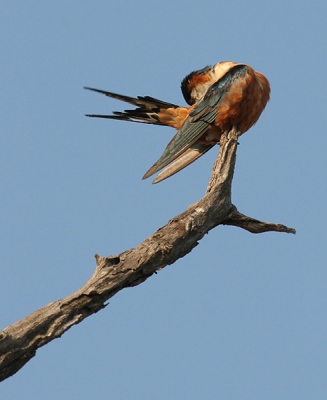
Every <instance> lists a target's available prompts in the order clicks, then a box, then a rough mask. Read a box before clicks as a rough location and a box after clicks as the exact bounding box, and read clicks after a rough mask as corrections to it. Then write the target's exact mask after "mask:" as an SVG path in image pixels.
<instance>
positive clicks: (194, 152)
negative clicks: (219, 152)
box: [152, 141, 214, 183]
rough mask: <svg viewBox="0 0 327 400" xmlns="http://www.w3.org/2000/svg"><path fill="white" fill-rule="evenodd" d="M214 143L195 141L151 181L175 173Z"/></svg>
mask: <svg viewBox="0 0 327 400" xmlns="http://www.w3.org/2000/svg"><path fill="white" fill-rule="evenodd" d="M213 146H214V144H204V143H201V142H199V141H196V142H195V143H193V144H192V146H190V147H189V148H188V149H187V150H185V151H184V153H182V154H181V155H180V156H179V157H177V158H176V160H175V161H173V162H172V163H170V164H169V165H168V166H167V167H166V168H164V169H163V170H162V171H161V172H160V174H158V175H157V176H156V178H155V179H154V181H153V182H152V183H158V182H161V181H163V180H164V179H167V178H169V177H170V176H172V175H174V174H176V173H177V172H179V171H180V170H181V169H183V168H185V167H187V166H188V165H190V164H191V163H192V162H194V161H195V160H197V159H198V158H199V157H201V156H203V154H204V153H206V152H207V151H208V150H210V149H211V148H212V147H213Z"/></svg>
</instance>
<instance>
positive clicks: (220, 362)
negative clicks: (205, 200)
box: [0, 0, 327, 400]
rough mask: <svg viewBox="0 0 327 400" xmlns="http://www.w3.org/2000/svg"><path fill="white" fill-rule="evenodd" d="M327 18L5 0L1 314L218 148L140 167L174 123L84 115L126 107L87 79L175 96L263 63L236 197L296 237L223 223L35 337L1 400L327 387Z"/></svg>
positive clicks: (48, 286)
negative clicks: (191, 81) (192, 159)
mask: <svg viewBox="0 0 327 400" xmlns="http://www.w3.org/2000/svg"><path fill="white" fill-rule="evenodd" d="M326 20H327V3H326V1H323V0H321V1H316V0H313V1H310V2H309V1H285V0H283V1H282V0H280V1H269V2H268V1H267V2H264V1H258V0H252V1H251V0H249V1H246V2H244V1H241V0H236V1H233V0H232V1H230V0H229V1H227V0H225V1H212V0H207V1H206V2H200V1H198V2H195V1H194V2H193V3H192V2H189V1H171V0H167V1H165V2H154V1H142V0H140V1H135V2H134V1H124V0H120V1H115V2H114V1H93V2H91V1H90V2H89V1H70V2H63V1H62V2H58V1H47V2H44V1H43V2H42V1H32V0H31V1H3V2H2V7H1V14H0V41H1V51H0V84H1V98H0V118H1V136H0V141H1V146H0V163H1V168H0V175H1V176H0V178H1V180H0V183H1V192H0V196H1V197H0V202H1V204H0V206H1V207H0V222H1V242H0V246H1V249H0V257H1V261H0V262H1V280H0V304H1V305H0V315H1V318H0V321H1V328H4V327H6V326H7V325H10V324H12V323H14V322H16V321H18V320H19V319H21V318H23V317H25V316H26V315H28V314H29V313H31V312H33V311H34V310H36V309H37V308H40V307H42V306H44V305H46V304H48V303H50V302H51V301H54V300H57V299H60V298H62V297H64V296H67V295H68V294H70V293H72V292H73V291H75V290H77V289H78V288H79V287H81V286H82V285H83V284H84V283H85V282H86V281H87V279H88V278H89V277H90V276H91V275H92V273H93V271H94V268H95V260H94V258H93V255H94V253H98V254H100V255H102V256H106V255H114V254H118V253H119V252H122V251H124V250H127V249H130V248H132V247H135V246H137V245H138V244H139V243H141V242H142V241H143V240H144V239H145V238H146V237H148V236H149V235H150V234H152V233H154V232H155V231H156V230H157V229H158V228H159V227H161V226H162V225H164V224H165V223H166V222H167V221H168V220H169V219H170V218H172V217H173V216H175V215H177V214H179V213H180V212H182V211H183V210H185V209H186V208H187V206H188V205H189V204H191V203H194V202H195V201H197V200H198V199H199V198H201V197H202V196H203V194H204V191H205V189H206V186H207V183H208V180H209V177H210V173H211V167H212V164H213V162H214V160H215V158H216V155H217V149H218V148H217V149H216V148H215V149H214V150H211V151H210V152H209V153H208V154H207V155H205V156H204V157H202V158H201V159H200V160H199V161H197V162H196V163H194V164H193V165H192V166H190V167H188V168H187V169H185V170H184V171H182V172H181V173H179V174H177V175H175V176H174V177H172V178H170V179H168V180H166V181H164V182H162V183H160V184H158V185H152V184H151V181H150V180H146V181H142V180H141V177H142V176H143V174H144V172H145V171H146V170H147V169H148V168H149V167H150V166H151V165H152V164H153V162H154V161H156V159H157V158H158V157H159V156H160V155H161V153H162V151H163V149H164V148H165V146H166V144H167V143H168V141H169V140H170V138H171V137H172V135H173V134H174V131H173V130H172V129H170V128H164V127H160V126H159V127H154V126H146V125H142V124H128V123H124V122H119V121H106V120H96V119H88V118H86V117H85V116H84V114H85V113H109V112H111V111H113V110H120V111H121V110H123V109H124V108H126V105H125V104H123V103H120V102H117V101H115V100H112V99H108V98H106V97H104V96H101V95H100V94H95V93H91V92H88V91H86V90H83V86H93V87H96V88H100V89H107V90H110V91H114V92H118V93H122V94H127V95H131V96H136V95H149V96H153V97H157V98H159V99H162V100H165V101H168V102H172V103H177V104H181V105H184V104H185V102H184V100H183V98H182V95H181V92H180V81H181V80H182V78H184V77H185V76H186V75H187V74H188V73H189V72H191V71H193V70H195V69H200V68H203V67H204V66H206V65H208V64H215V63H217V62H218V61H223V60H231V61H236V62H242V63H247V64H249V65H251V66H253V67H254V68H255V69H256V70H258V71H261V72H263V73H264V74H265V75H266V76H267V77H268V79H269V80H270V83H271V87H272V93H271V101H270V102H269V104H268V106H267V108H266V110H265V111H264V113H263V114H262V116H261V118H260V120H259V122H258V123H257V125H256V126H255V127H254V128H252V129H251V130H250V131H249V132H248V133H246V134H245V135H244V136H242V138H241V139H240V146H239V147H238V152H237V164H236V170H235V177H234V181H233V203H234V204H235V205H236V206H237V207H238V209H239V211H240V212H242V213H244V214H247V215H249V216H252V217H254V218H258V219H261V220H264V221H269V222H276V223H283V224H286V225H288V226H292V227H294V228H296V230H297V234H296V235H295V236H294V235H287V234H283V233H265V234H260V235H253V234H250V233H248V232H246V231H243V230H241V229H239V228H235V227H226V226H225V227H224V226H220V227H218V228H216V229H214V230H213V231H211V232H210V233H209V235H206V237H205V238H204V239H203V240H202V241H201V242H200V244H199V246H197V247H196V248H195V249H194V250H193V251H192V253H190V254H189V255H187V256H186V257H184V258H183V259H181V260H178V261H177V262H176V263H175V264H174V265H171V266H169V267H166V268H165V269H164V270H162V271H161V272H159V273H158V274H157V275H154V276H153V277H151V278H150V279H148V280H147V281H146V282H144V283H142V284H141V285H139V286H137V287H135V288H131V289H126V290H123V291H122V292H120V293H118V294H117V295H116V296H114V297H113V298H112V299H111V300H110V305H109V306H108V307H107V308H106V309H105V310H102V311H101V312H99V313H97V314H96V315H93V316H91V317H89V318H87V319H86V320H85V321H83V322H82V323H81V324H79V325H77V326H74V327H73V328H72V329H71V330H69V331H68V332H67V333H65V334H64V335H63V336H62V337H61V338H60V339H59V340H55V341H53V342H51V343H50V344H48V345H46V346H45V347H43V348H41V349H40V350H38V352H37V355H36V357H34V358H33V359H32V360H31V361H30V362H29V363H28V364H26V365H25V366H24V367H23V369H22V370H21V371H19V372H18V373H17V374H16V375H14V376H13V377H11V378H9V379H8V380H6V381H5V382H3V383H2V384H1V385H0V397H1V398H3V399H45V398H46V399H48V400H50V399H64V400H66V399H90V398H95V397H96V398H98V399H107V398H111V399H142V400H147V399H151V400H153V399H158V400H161V399H229V400H234V399H235V400H239V399H242V400H244V399H249V400H253V399H260V400H261V399H266V400H267V399H269V400H270V399H272V400H276V399H278V400H283V399H285V400H290V399H292V400H293V399H296V400H301V399H310V400H312V399H326V398H327V344H326V336H327V319H326V308H327V295H326V289H327V265H326V264H327V260H326V258H327V257H326V256H327V251H326V247H327V243H326V239H327V235H326V200H327V185H326V150H327V139H326V119H327V117H326V116H327V112H326V93H327V82H326V65H327V32H326ZM127 108H128V106H127Z"/></svg>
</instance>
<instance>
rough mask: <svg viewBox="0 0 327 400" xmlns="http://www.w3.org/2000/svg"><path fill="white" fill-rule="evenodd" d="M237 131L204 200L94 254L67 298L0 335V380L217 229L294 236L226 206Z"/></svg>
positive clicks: (226, 140) (220, 157) (221, 152)
mask: <svg viewBox="0 0 327 400" xmlns="http://www.w3.org/2000/svg"><path fill="white" fill-rule="evenodd" d="M236 149H237V132H236V131H235V130H232V131H231V132H230V133H229V134H228V136H227V137H226V138H225V137H223V138H222V143H221V146H220V149H219V154H218V158H217V160H216V162H215V164H214V167H213V172H212V176H211V179H210V182H209V185H208V188H207V191H206V193H205V196H204V197H203V198H202V199H200V200H199V201H198V202H196V203H195V204H191V205H190V206H189V207H188V208H187V209H186V211H184V212H183V213H182V214H180V215H177V216H176V217H174V218H173V219H171V220H170V221H169V222H168V223H167V224H166V225H165V226H163V227H162V228H159V229H158V230H157V232H155V233H154V234H153V235H152V236H150V237H149V238H147V239H145V240H144V241H143V242H142V243H141V244H140V245H139V246H137V247H135V248H133V249H131V250H127V251H124V252H123V253H121V254H118V255H116V256H109V257H100V256H98V255H95V259H96V269H95V271H94V273H93V276H92V277H91V278H90V279H89V280H88V281H87V282H86V284H85V285H84V286H83V287H82V288H80V289H79V290H77V291H76V292H74V293H72V294H71V295H69V296H67V297H65V298H63V299H61V300H57V301H54V302H52V303H50V304H48V305H47V306H45V307H42V308H40V309H38V310H36V311H34V312H33V313H32V314H30V315H28V316H27V317H25V318H23V319H22V320H20V321H18V322H16V323H14V324H12V325H10V326H8V327H7V328H5V329H3V330H2V331H1V332H0V381H2V380H4V379H6V378H8V377H9V376H11V375H13V374H15V373H16V372H17V371H18V370H20V369H21V368H22V367H23V366H24V365H25V364H26V363H27V362H28V361H29V360H30V359H31V358H32V357H34V356H35V354H36V350H37V349H38V348H40V347H42V346H44V345H45V344H47V343H49V342H51V341H52V340H53V339H56V338H59V337H60V336H61V335H62V334H63V333H65V332H66V331H67V330H68V329H70V328H71V327H72V326H73V325H75V324H78V323H80V322H81V321H83V319H84V318H86V317H88V316H89V315H91V314H94V313H96V312H98V311H99V310H101V309H103V308H105V307H106V302H107V301H108V299H110V298H111V297H112V296H114V295H115V294H116V293H117V292H119V291H120V290H122V289H124V288H126V287H132V286H136V285H139V284H140V283H142V282H144V281H145V280H146V279H147V278H149V277H150V276H151V275H152V274H153V273H155V272H156V271H158V270H160V269H162V268H164V267H165V266H167V265H170V264H173V263H174V262H175V261H176V260H178V259H179V258H181V257H184V256H185V255H186V254H188V253H190V252H191V251H192V249H193V248H194V247H195V246H197V245H198V242H199V240H201V239H202V238H203V236H204V235H205V234H206V233H208V232H209V231H210V230H211V229H213V228H214V227H216V226H218V225H233V226H237V227H240V228H243V229H246V230H248V231H249V232H252V233H262V232H267V231H275V232H287V233H295V229H293V228H288V227H286V226H284V225H281V224H273V223H266V222H262V221H258V220H256V219H254V218H250V217H247V216H245V215H243V214H241V213H239V212H238V211H237V208H236V207H235V206H234V205H233V204H232V202H231V186H232V179H233V173H234V167H235V161H236Z"/></svg>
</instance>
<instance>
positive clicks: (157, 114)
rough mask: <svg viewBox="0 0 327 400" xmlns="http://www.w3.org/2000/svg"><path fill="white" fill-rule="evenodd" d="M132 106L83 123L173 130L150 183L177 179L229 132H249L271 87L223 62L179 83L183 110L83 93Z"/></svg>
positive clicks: (256, 74) (254, 74)
mask: <svg viewBox="0 0 327 400" xmlns="http://www.w3.org/2000/svg"><path fill="white" fill-rule="evenodd" d="M85 89H88V90H91V91H93V92H98V93H102V94H104V95H106V96H108V97H111V98H113V99H117V100H121V101H124V102H126V103H129V104H132V105H134V106H136V108H135V109H132V110H125V111H123V112H120V111H114V112H113V114H111V115H102V114H86V116H87V117H96V118H107V119H115V120H119V121H130V122H139V123H144V124H153V125H164V126H170V127H172V128H175V129H176V130H177V133H176V134H175V136H174V137H173V138H172V139H171V141H170V142H169V143H168V145H167V147H166V148H165V150H164V152H163V154H162V155H161V157H160V158H159V159H158V160H157V161H156V162H155V163H154V164H153V165H152V167H151V168H150V169H149V170H148V171H147V172H146V173H145V175H144V176H143V178H142V179H146V178H149V177H150V176H152V175H154V174H156V173H157V172H159V171H161V172H160V173H159V174H158V175H157V177H156V178H155V179H154V181H153V183H158V182H161V181H163V180H164V179H167V178H169V177H170V176H172V175H174V174H176V173H177V172H179V171H180V170H182V169H183V168H185V167H187V166H188V165H189V164H191V163H192V162H194V161H195V160H197V159H198V158H199V157H201V156H202V155H203V154H205V153H206V152H207V151H208V150H210V149H211V148H212V147H213V146H215V145H216V144H219V142H220V138H221V135H227V133H228V132H229V131H230V130H231V129H232V128H233V127H235V128H237V130H238V132H239V134H240V135H241V134H243V133H245V132H246V131H248V130H249V129H250V128H251V127H252V126H253V125H254V124H255V123H256V122H257V121H258V119H259V117H260V115H261V113H262V111H263V110H264V108H265V107H266V104H267V102H268V101H269V98H270V84H269V81H268V79H267V78H266V77H265V76H264V75H263V74H262V73H260V72H256V71H255V70H254V69H253V68H252V67H250V66H249V65H246V64H241V63H236V62H232V61H222V62H219V63H217V64H215V65H213V66H206V67H204V68H202V69H200V70H195V71H193V72H191V73H190V74H188V75H187V76H186V77H185V78H184V79H183V80H182V82H181V91H182V94H183V97H184V99H185V101H186V103H187V104H188V106H187V107H183V106H179V105H176V104H173V103H168V102H165V101H161V100H158V99H156V98H154V97H150V96H137V97H129V96H124V95H121V94H117V93H113V92H108V91H105V90H100V89H94V88H91V87H85Z"/></svg>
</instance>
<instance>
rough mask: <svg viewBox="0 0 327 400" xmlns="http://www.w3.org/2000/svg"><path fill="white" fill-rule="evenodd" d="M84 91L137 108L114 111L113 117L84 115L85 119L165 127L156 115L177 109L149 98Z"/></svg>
mask: <svg viewBox="0 0 327 400" xmlns="http://www.w3.org/2000/svg"><path fill="white" fill-rule="evenodd" d="M84 89H88V90H92V91H93V92H97V93H102V94H104V95H106V96H108V97H111V98H113V99H117V100H121V101H125V102H126V103H130V104H133V105H135V106H137V108H136V109H134V110H125V111H124V112H119V111H114V113H113V115H102V114H86V116H87V117H96V118H108V119H118V120H120V121H130V122H141V123H143V124H154V125H166V124H165V123H163V122H161V121H160V119H159V117H158V113H160V111H163V110H166V109H169V108H178V107H179V106H177V105H176V104H172V103H167V102H165V101H161V100H158V99H155V98H154V97H150V96H144V97H142V96H138V97H136V98H135V97H129V96H124V95H122V94H117V93H112V92H107V91H105V90H100V89H94V88H90V87H85V88H84Z"/></svg>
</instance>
